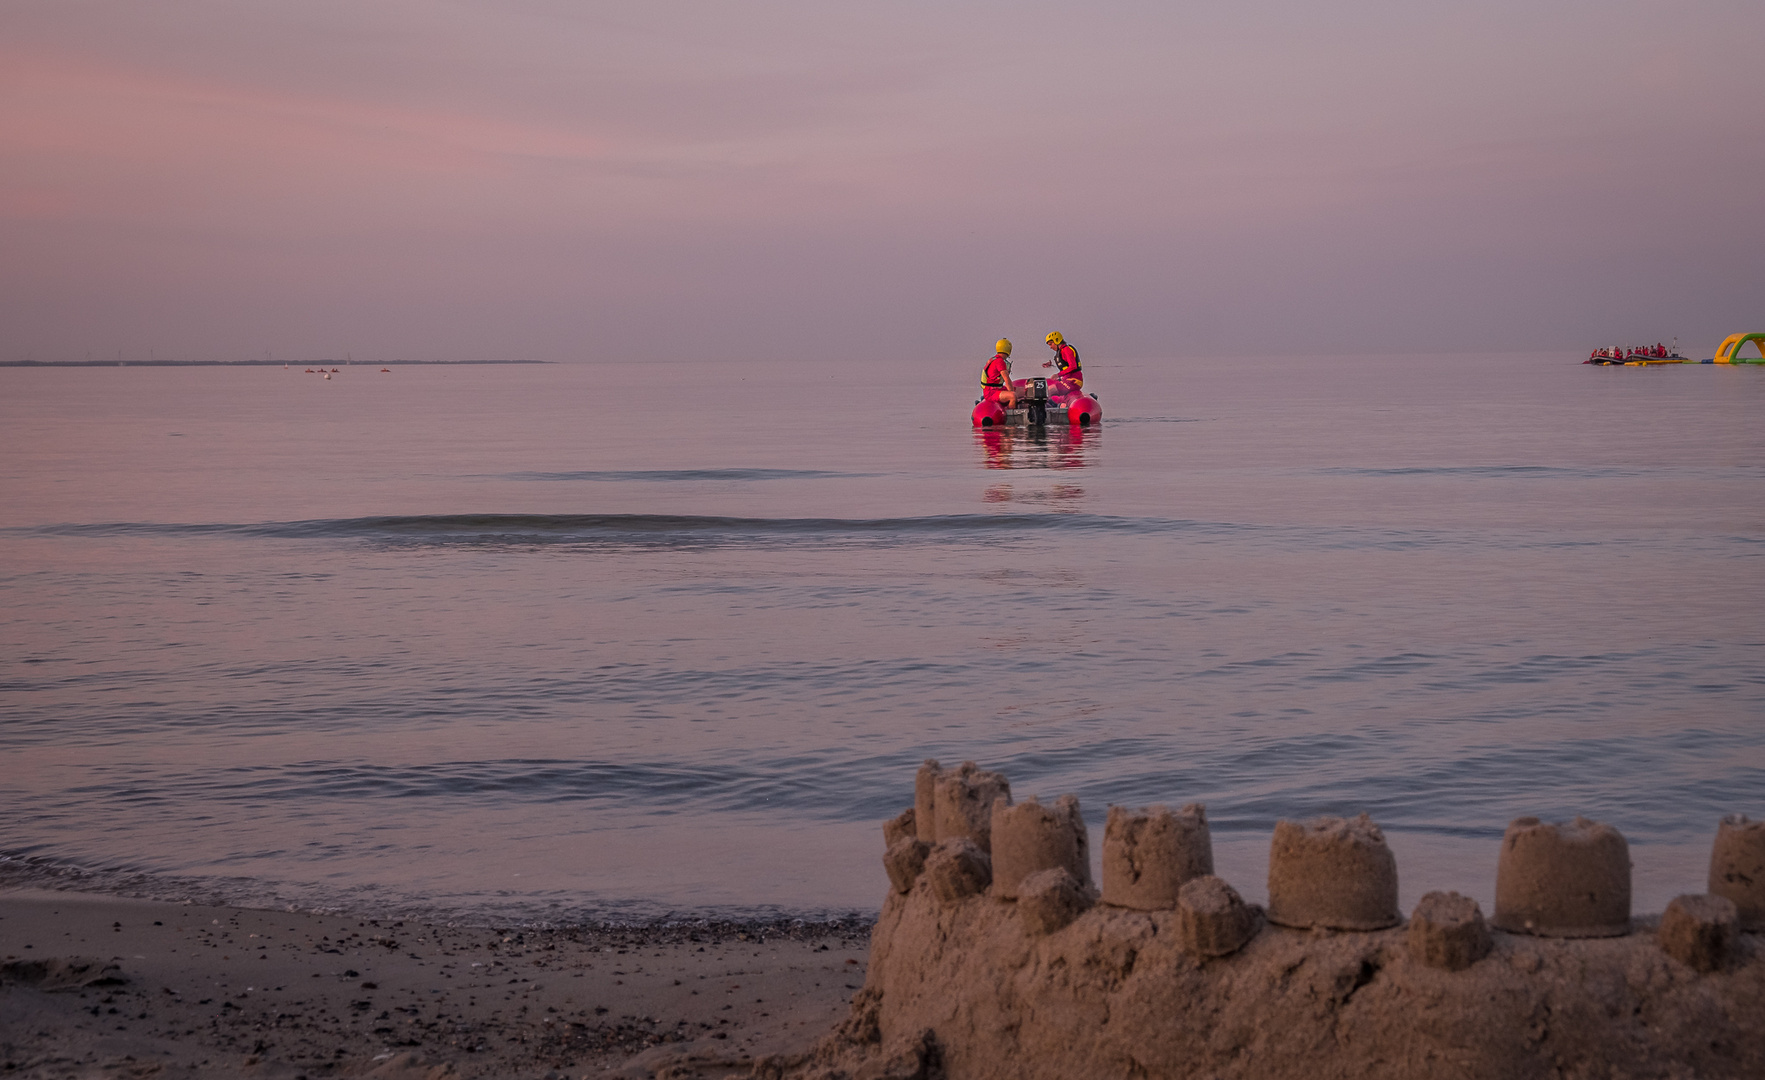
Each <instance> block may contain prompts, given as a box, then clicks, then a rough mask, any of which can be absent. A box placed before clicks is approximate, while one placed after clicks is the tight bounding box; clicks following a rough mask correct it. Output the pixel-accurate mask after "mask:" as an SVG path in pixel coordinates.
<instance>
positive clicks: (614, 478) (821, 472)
mask: <svg viewBox="0 0 1765 1080" xmlns="http://www.w3.org/2000/svg"><path fill="white" fill-rule="evenodd" d="M877 475H879V474H877V473H851V472H831V471H828V470H825V469H599V470H582V471H577V472H507V473H486V474H482V475H478V476H472V477H469V479H473V480H533V481H586V482H592V483H629V482H633V481H636V482H649V481H658V482H662V483H679V482H683V481H688V482H690V481H707V480H710V481H748V480H857V479H863V478H865V477H870V476H877Z"/></svg>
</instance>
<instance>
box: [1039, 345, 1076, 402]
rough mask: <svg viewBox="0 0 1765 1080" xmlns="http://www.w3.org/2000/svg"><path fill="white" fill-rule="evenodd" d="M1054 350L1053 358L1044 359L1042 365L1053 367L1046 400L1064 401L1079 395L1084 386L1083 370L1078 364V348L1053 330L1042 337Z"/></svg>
mask: <svg viewBox="0 0 1765 1080" xmlns="http://www.w3.org/2000/svg"><path fill="white" fill-rule="evenodd" d="M1042 340H1043V341H1046V342H1047V343H1048V347H1049V348H1050V349H1053V350H1054V359H1052V360H1044V361H1043V362H1042V366H1043V367H1051V368H1053V369H1054V377H1053V378H1052V379H1049V380H1048V400H1050V401H1054V402H1064V401H1065V400H1066V399H1067V398H1073V397H1077V396H1079V394H1080V393H1082V392H1083V391H1084V388H1085V372H1084V369H1083V368H1081V367H1080V366H1079V350H1077V349H1075V348H1073V347H1072V346H1071V345H1070V344H1068V343H1067V340H1066V339H1065V338H1064V337H1062V336H1060V331H1058V330H1055V331H1052V332H1050V333H1049V335H1048V336H1047V337H1045V338H1043V339H1042Z"/></svg>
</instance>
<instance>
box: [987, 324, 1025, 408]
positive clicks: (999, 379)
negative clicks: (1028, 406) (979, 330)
mask: <svg viewBox="0 0 1765 1080" xmlns="http://www.w3.org/2000/svg"><path fill="white" fill-rule="evenodd" d="M993 348H994V349H995V352H994V353H993V358H992V359H991V360H988V361H987V366H986V367H984V368H982V369H981V398H982V400H985V401H997V402H998V403H999V404H1000V405H1001V406H1003V407H1005V408H1007V409H1009V408H1012V407H1013V406H1015V405H1016V404H1017V395H1016V394H1015V393H1013V392H1012V389H1011V340H1010V339H1009V338H1000V339H999V343H998V344H997V345H995V346H993Z"/></svg>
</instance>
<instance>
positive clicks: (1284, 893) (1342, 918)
mask: <svg viewBox="0 0 1765 1080" xmlns="http://www.w3.org/2000/svg"><path fill="white" fill-rule="evenodd" d="M1402 920H1403V916H1402V915H1400V914H1398V910H1397V859H1396V858H1395V857H1394V856H1393V855H1392V854H1391V849H1390V848H1389V847H1387V846H1386V845H1385V834H1384V833H1382V832H1380V831H1379V827H1378V826H1377V825H1375V824H1373V819H1372V818H1370V817H1368V816H1367V815H1365V814H1362V815H1360V816H1359V817H1356V818H1339V817H1324V818H1318V819H1316V820H1315V821H1309V822H1307V823H1305V824H1303V825H1301V824H1299V823H1298V822H1294V821H1279V822H1276V823H1275V836H1274V840H1273V842H1272V843H1271V845H1270V848H1269V921H1270V922H1272V923H1276V924H1278V925H1280V926H1291V927H1295V928H1297V929H1307V928H1311V927H1316V928H1320V929H1326V930H1382V929H1384V928H1385V927H1387V926H1396V925H1397V924H1398V923H1399V922H1401V921H1402Z"/></svg>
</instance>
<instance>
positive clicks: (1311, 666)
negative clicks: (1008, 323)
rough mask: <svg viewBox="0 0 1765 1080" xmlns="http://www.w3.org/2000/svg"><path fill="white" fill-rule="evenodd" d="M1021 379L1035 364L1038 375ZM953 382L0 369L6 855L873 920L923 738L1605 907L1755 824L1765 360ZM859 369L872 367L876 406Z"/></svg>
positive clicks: (1234, 828) (1685, 882)
mask: <svg viewBox="0 0 1765 1080" xmlns="http://www.w3.org/2000/svg"><path fill="white" fill-rule="evenodd" d="M1038 359H1039V358H1038ZM1577 359H1579V357H1573V356H1561V355H1546V356H1453V357H1439V356H1427V357H1374V358H1367V357H1291V356H1287V357H1270V358H1259V359H1237V360H1157V361H1136V362H1111V361H1110V360H1109V359H1108V358H1106V357H1097V358H1094V359H1092V361H1091V363H1090V364H1088V365H1087V368H1088V370H1089V371H1090V374H1091V379H1092V383H1093V385H1094V386H1095V387H1096V388H1097V389H1098V390H1099V391H1100V397H1101V399H1102V401H1103V404H1104V407H1105V409H1106V410H1107V412H1108V416H1107V419H1106V420H1105V422H1104V423H1103V425H1102V427H1101V428H1100V429H1096V430H1091V431H1086V432H1083V433H1082V434H1081V433H1069V432H1068V431H1067V430H1065V429H1060V430H1055V431H1050V432H1049V433H1047V434H1046V435H1045V436H1043V435H1031V436H1026V435H1024V434H1021V433H1019V434H1016V435H982V434H979V433H976V432H974V431H973V430H972V429H971V428H970V427H969V423H968V417H967V413H968V409H969V406H970V404H971V402H972V400H973V397H974V391H973V389H972V387H971V385H970V384H971V383H972V382H973V381H974V378H975V376H976V374H977V372H978V370H979V360H978V359H976V360H975V361H974V362H972V363H968V362H962V363H952V364H949V365H946V366H942V367H936V366H930V365H927V366H924V367H921V368H914V367H912V366H910V365H906V366H901V367H898V368H897V369H895V370H892V371H888V372H877V371H869V370H861V369H858V368H855V367H851V366H844V365H840V364H836V363H833V362H825V363H815V364H788V363H773V364H758V365H754V364H750V365H739V364H730V363H680V364H657V365H648V366H628V367H614V366H598V365H587V364H583V365H551V366H521V367H507V366H498V367H399V368H395V369H393V370H392V371H391V372H389V373H382V372H380V371H379V369H378V368H377V367H364V366H355V367H350V368H346V369H344V370H343V371H341V372H339V373H338V374H336V375H334V376H333V377H332V378H331V379H329V380H324V379H321V378H320V377H319V376H317V375H311V374H306V373H304V372H303V371H301V370H299V368H300V367H303V366H304V365H296V369H295V370H291V371H284V370H282V369H281V368H279V367H278V368H247V369H213V368H196V369H178V368H114V369H90V370H87V369H80V370H68V369H57V370H47V369H8V370H0V754H3V760H4V762H5V768H4V770H0V855H3V856H4V857H6V858H7V859H9V860H10V861H11V862H10V865H11V866H12V868H13V869H14V871H16V870H17V869H18V868H19V866H20V865H21V863H23V864H24V865H26V866H30V867H35V868H36V869H35V870H33V871H31V872H33V873H41V872H45V870H46V869H52V870H62V871H70V872H71V871H78V872H79V873H80V874H81V875H82V877H81V880H83V881H84V882H86V883H87V885H88V886H90V887H96V888H110V889H115V890H118V891H129V892H136V893H143V894H147V895H155V896H166V897H175V896H200V897H203V898H219V899H227V900H233V901H240V902H247V903H266V904H268V903H274V904H296V905H302V906H308V907H315V908H345V909H355V910H364V911H366V910H373V911H377V912H378V911H388V912H390V911H398V912H430V913H441V914H447V915H449V916H459V917H468V918H480V919H511V918H519V919H574V918H593V917H615V918H622V917H632V918H645V917H652V916H656V915H661V914H667V913H675V914H688V913H691V914H760V913H784V914H790V913H797V914H805V915H808V914H815V913H823V912H842V911H850V910H866V909H869V910H874V909H875V908H876V907H877V906H878V905H879V904H880V902H881V899H882V896H883V891H884V888H885V881H884V878H883V876H882V872H881V869H880V865H879V859H878V857H879V855H880V853H881V832H880V829H879V823H880V822H881V821H882V820H883V819H884V818H887V817H889V816H891V815H893V814H894V813H896V812H897V811H899V810H900V809H901V808H903V807H905V806H907V805H909V804H910V802H911V800H912V779H913V770H914V769H915V767H916V766H917V765H918V764H919V762H920V761H921V760H922V759H924V758H926V757H928V756H931V757H937V758H940V759H942V760H944V761H945V762H946V763H955V762H959V761H961V760H963V759H969V758H972V759H975V760H977V761H979V762H981V763H982V764H984V765H986V766H989V767H993V768H998V769H1002V770H1004V771H1005V772H1006V773H1007V775H1008V776H1009V777H1010V778H1011V781H1012V786H1013V790H1014V792H1015V793H1016V794H1017V795H1018V796H1019V797H1020V798H1021V797H1023V796H1027V795H1032V794H1037V795H1042V796H1045V797H1046V796H1054V795H1058V794H1061V793H1065V792H1074V793H1076V794H1077V795H1078V796H1079V797H1080V799H1081V801H1082V803H1083V805H1084V808H1085V812H1086V815H1087V817H1088V818H1089V819H1090V820H1091V822H1092V823H1093V825H1094V826H1098V827H1100V825H1101V822H1102V818H1103V814H1104V811H1105V809H1106V807H1107V805H1108V804H1110V803H1119V804H1124V805H1143V804H1147V803H1153V802H1170V803H1182V802H1189V801H1200V802H1204V803H1206V804H1207V807H1208V813H1209V816H1210V818H1211V820H1212V822H1213V827H1214V831H1215V839H1216V844H1217V849H1218V852H1219V864H1220V867H1221V870H1222V871H1223V873H1224V874H1225V876H1227V877H1228V878H1229V879H1231V880H1233V881H1234V882H1235V883H1236V884H1238V885H1239V886H1240V887H1241V888H1242V889H1243V890H1244V891H1245V893H1246V894H1247V895H1250V896H1253V897H1255V896H1260V895H1261V894H1262V893H1263V887H1262V875H1263V874H1264V873H1265V869H1266V855H1267V843H1268V834H1269V830H1270V828H1271V826H1272V825H1273V823H1274V822H1275V821H1276V820H1277V819H1279V818H1283V817H1310V816H1314V815H1319V814H1335V813H1346V814H1352V813H1358V812H1361V811H1366V812H1368V813H1370V814H1371V815H1372V816H1373V818H1374V820H1375V821H1377V822H1378V823H1379V824H1380V825H1381V826H1383V827H1384V829H1385V830H1386V832H1387V835H1388V836H1389V837H1390V839H1391V841H1392V844H1393V847H1394V848H1395V849H1396V850H1397V853H1398V858H1399V870H1400V875H1401V877H1402V881H1403V890H1404V894H1405V895H1404V903H1405V904H1406V905H1408V904H1410V903H1413V902H1414V900H1415V899H1416V898H1417V897H1418V896H1419V895H1420V894H1421V892H1422V891H1425V890H1426V889H1429V888H1435V887H1447V888H1457V889H1459V890H1461V891H1465V892H1469V893H1471V894H1473V895H1476V896H1478V897H1480V898H1481V899H1482V900H1483V902H1484V905H1485V908H1486V910H1487V908H1488V907H1489V905H1490V902H1491V901H1492V899H1493V881H1494V872H1495V861H1496V852H1497V841H1498V839H1499V837H1500V836H1501V833H1502V829H1503V827H1504V826H1505V825H1506V823H1507V822H1508V821H1509V820H1510V819H1511V818H1514V817H1516V816H1520V815H1525V814H1533V815H1538V816H1541V817H1545V818H1547V819H1561V818H1566V817H1569V816H1572V815H1574V814H1577V813H1581V814H1586V815H1588V816H1590V817H1595V818H1599V819H1602V820H1606V821H1609V822H1611V823H1613V824H1615V825H1616V826H1618V827H1619V828H1620V829H1621V830H1622V831H1623V832H1624V833H1625V835H1626V836H1628V837H1629V839H1630V841H1631V844H1632V856H1633V860H1634V862H1635V866H1636V881H1637V908H1638V910H1639V911H1648V910H1659V909H1660V908H1661V906H1662V905H1663V904H1664V903H1665V901H1666V900H1667V899H1669V898H1671V897H1672V896H1673V895H1675V894H1677V893H1680V892H1695V891H1702V888H1703V879H1704V873H1705V869H1706V866H1707V860H1708V853H1709V843H1710V840H1711V837H1712V836H1713V834H1714V831H1715V827H1716V822H1717V820H1718V819H1719V818H1720V817H1721V816H1722V815H1723V814H1726V813H1730V812H1734V811H1744V812H1747V813H1750V814H1752V815H1754V816H1760V815H1765V615H1762V614H1761V610H1762V609H1761V602H1762V600H1765V560H1762V558H1761V557H1762V556H1765V421H1762V417H1765V370H1755V369H1752V368H1747V369H1741V370H1730V369H1726V368H1719V367H1718V368H1712V367H1706V366H1698V367H1684V368H1665V369H1659V370H1642V369H1619V370H1606V369H1596V368H1591V367H1585V366H1582V365H1579V364H1577V363H1576V360H1577ZM885 387H886V389H882V388H885Z"/></svg>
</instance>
